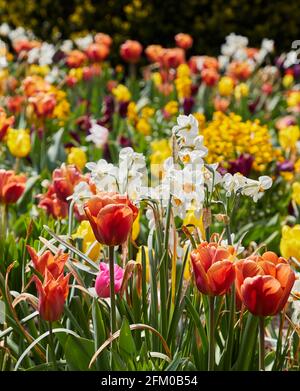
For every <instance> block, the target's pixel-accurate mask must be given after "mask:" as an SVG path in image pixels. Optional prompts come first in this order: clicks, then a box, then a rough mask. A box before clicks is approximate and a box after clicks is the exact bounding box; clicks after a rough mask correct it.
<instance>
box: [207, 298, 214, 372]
mask: <svg viewBox="0 0 300 391" xmlns="http://www.w3.org/2000/svg"><path fill="white" fill-rule="evenodd" d="M214 310H215V298H214V296H210V297H209V348H208V370H209V371H213V370H214V366H215V316H214V315H215V313H214Z"/></svg>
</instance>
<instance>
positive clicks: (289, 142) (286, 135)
mask: <svg viewBox="0 0 300 391" xmlns="http://www.w3.org/2000/svg"><path fill="white" fill-rule="evenodd" d="M299 137H300V129H299V126H297V125H291V126H288V127H287V128H284V129H281V130H280V131H279V143H280V145H281V147H282V148H283V149H294V148H295V147H296V142H297V141H298V139H299Z"/></svg>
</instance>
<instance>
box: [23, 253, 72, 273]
mask: <svg viewBox="0 0 300 391" xmlns="http://www.w3.org/2000/svg"><path fill="white" fill-rule="evenodd" d="M26 248H27V251H28V253H29V255H30V257H31V260H32V262H33V264H34V268H35V269H36V270H37V271H38V272H39V273H40V274H41V275H42V276H45V273H46V270H47V269H48V270H49V272H50V273H51V274H52V276H53V277H54V278H58V277H59V276H60V274H62V272H63V271H64V267H65V263H66V262H67V260H68V258H69V254H64V253H62V252H59V253H57V254H56V255H55V256H54V255H53V254H52V253H51V252H50V251H49V250H47V251H45V252H44V253H43V254H42V255H40V256H38V255H37V253H36V251H35V249H34V248H32V247H30V246H28V245H26Z"/></svg>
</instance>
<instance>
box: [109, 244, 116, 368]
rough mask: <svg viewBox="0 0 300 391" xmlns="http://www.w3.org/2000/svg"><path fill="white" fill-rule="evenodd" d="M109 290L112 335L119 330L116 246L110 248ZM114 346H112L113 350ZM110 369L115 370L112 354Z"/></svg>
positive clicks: (111, 355)
mask: <svg viewBox="0 0 300 391" xmlns="http://www.w3.org/2000/svg"><path fill="white" fill-rule="evenodd" d="M108 252H109V288H110V330H111V335H112V334H113V333H114V332H115V331H116V329H117V320H116V319H117V318H116V296H115V263H114V246H109V248H108ZM113 347H114V344H112V349H113ZM110 369H111V370H112V369H113V354H112V350H111V354H110Z"/></svg>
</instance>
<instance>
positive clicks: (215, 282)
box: [191, 242, 235, 296]
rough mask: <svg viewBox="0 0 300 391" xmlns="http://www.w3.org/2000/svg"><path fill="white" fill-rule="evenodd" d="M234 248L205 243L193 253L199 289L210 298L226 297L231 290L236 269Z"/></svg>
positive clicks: (192, 258) (193, 263) (192, 257)
mask: <svg viewBox="0 0 300 391" xmlns="http://www.w3.org/2000/svg"><path fill="white" fill-rule="evenodd" d="M234 253H235V250H234V248H233V247H232V246H229V247H222V246H220V245H219V244H218V243H215V242H211V243H207V242H203V243H201V244H200V245H199V246H198V247H197V248H196V249H195V250H193V251H192V252H191V260H192V265H193V269H194V274H195V280H196V285H197V288H198V289H199V291H200V292H202V293H204V294H205V295H210V296H220V295H224V294H225V293H227V292H228V290H229V289H230V287H231V285H232V283H233V281H234V278H235V269H234V264H233V262H232V259H233V257H234Z"/></svg>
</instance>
